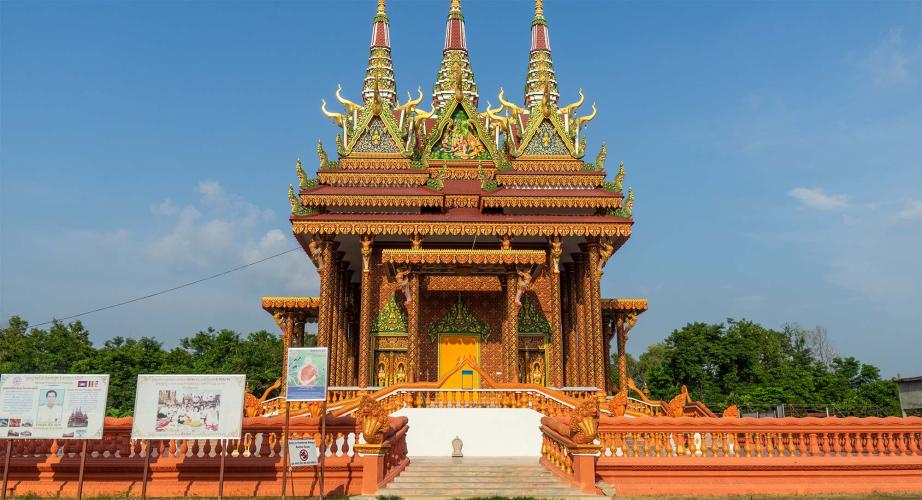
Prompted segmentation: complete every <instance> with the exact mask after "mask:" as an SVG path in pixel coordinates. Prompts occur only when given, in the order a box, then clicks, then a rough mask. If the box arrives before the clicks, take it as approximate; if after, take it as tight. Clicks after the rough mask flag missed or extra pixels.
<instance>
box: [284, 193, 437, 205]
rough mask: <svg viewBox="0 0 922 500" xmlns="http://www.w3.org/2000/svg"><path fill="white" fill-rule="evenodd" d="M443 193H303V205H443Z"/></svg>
mask: <svg viewBox="0 0 922 500" xmlns="http://www.w3.org/2000/svg"><path fill="white" fill-rule="evenodd" d="M442 203H443V198H442V196H441V195H420V196H416V195H401V196H388V195H347V194H310V193H305V194H302V195H301V205H303V206H306V207H330V206H332V207H441V206H442Z"/></svg>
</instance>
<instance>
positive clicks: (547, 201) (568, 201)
mask: <svg viewBox="0 0 922 500" xmlns="http://www.w3.org/2000/svg"><path fill="white" fill-rule="evenodd" d="M483 206H484V207H488V208H489V207H512V208H543V207H549V208H620V207H621V198H619V197H616V196H484V197H483Z"/></svg>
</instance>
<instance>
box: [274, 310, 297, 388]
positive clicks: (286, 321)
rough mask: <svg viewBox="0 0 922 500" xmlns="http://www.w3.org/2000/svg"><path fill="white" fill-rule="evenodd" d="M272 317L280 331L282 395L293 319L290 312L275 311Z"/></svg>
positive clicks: (285, 380)
mask: <svg viewBox="0 0 922 500" xmlns="http://www.w3.org/2000/svg"><path fill="white" fill-rule="evenodd" d="M272 319H274V320H275V324H276V325H278V327H279V330H281V331H282V377H281V378H282V388H281V391H282V392H281V395H282V396H284V395H285V393H286V388H287V387H288V377H287V376H286V375H287V371H288V348H289V347H291V332H292V325H293V323H294V322H293V321H292V318H291V314H288V313H281V312H277V313H275V314H273V315H272Z"/></svg>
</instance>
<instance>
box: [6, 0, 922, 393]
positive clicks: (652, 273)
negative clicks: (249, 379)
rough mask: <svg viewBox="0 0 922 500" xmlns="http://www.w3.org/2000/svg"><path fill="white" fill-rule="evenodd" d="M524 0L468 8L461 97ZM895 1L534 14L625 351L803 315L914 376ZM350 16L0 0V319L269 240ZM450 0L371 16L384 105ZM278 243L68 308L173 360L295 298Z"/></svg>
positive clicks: (605, 6)
mask: <svg viewBox="0 0 922 500" xmlns="http://www.w3.org/2000/svg"><path fill="white" fill-rule="evenodd" d="M531 5H532V4H531V2H529V1H520V2H486V1H471V0H466V1H465V2H464V5H463V8H464V13H465V19H466V23H467V34H468V43H469V49H470V52H471V60H472V64H473V69H474V73H475V75H476V78H477V83H478V84H479V87H480V93H481V103H482V105H483V104H484V103H485V101H486V100H491V101H494V102H495V101H496V94H497V92H498V90H499V87H500V86H504V87H505V88H506V90H507V95H510V94H512V95H518V93H519V92H520V89H521V88H522V85H523V78H524V76H525V70H526V64H527V60H528V47H529V26H530V20H531V17H532V6H531ZM920 5H922V4H920V3H918V2H889V3H888V2H873V3H872V2H860V3H856V2H810V3H805V2H772V3H760V2H734V3H731V2H716V3H706V2H675V3H666V2H560V1H551V0H548V1H546V5H545V11H546V15H547V17H548V20H549V23H550V36H551V42H552V48H553V51H554V62H555V66H556V69H557V74H558V79H559V82H560V89H561V94H562V96H561V100H563V101H567V102H569V101H571V100H574V99H575V98H576V93H577V90H578V89H579V88H582V89H583V90H584V92H585V94H586V96H587V100H589V101H595V102H596V103H597V104H598V108H599V115H598V117H597V118H596V119H595V120H594V121H593V123H591V124H590V126H589V128H588V133H589V144H590V145H589V148H588V150H589V151H590V156H591V157H594V156H595V152H596V151H597V150H598V147H599V145H600V143H601V141H606V142H607V144H608V150H609V164H616V162H617V161H619V160H623V161H624V162H625V165H626V168H627V184H629V185H631V186H633V187H634V189H635V191H636V193H637V202H636V208H635V219H636V225H635V227H634V234H633V236H632V238H631V240H630V241H629V242H628V244H627V245H625V246H624V247H623V248H622V249H621V250H620V251H619V252H618V253H617V254H616V255H615V256H614V257H613V259H612V260H611V261H610V262H609V264H608V267H607V268H606V272H605V277H604V279H603V292H604V294H605V295H606V296H610V297H615V296H618V297H633V296H645V297H648V298H649V299H650V301H651V309H650V311H649V312H647V313H645V314H644V315H643V316H642V317H641V320H640V322H639V323H638V326H637V327H636V328H635V329H634V331H633V332H632V334H631V341H630V343H629V350H630V351H631V352H632V353H634V354H635V355H636V354H639V353H641V352H643V350H645V348H646V347H647V346H648V345H649V344H650V343H652V342H656V341H659V340H661V339H663V338H664V337H665V336H666V335H668V334H669V332H671V331H672V330H673V329H675V328H678V327H681V326H682V325H684V324H685V323H687V322H690V321H709V322H719V321H722V320H723V319H725V318H728V317H735V318H740V317H746V318H749V319H753V320H756V321H759V322H762V323H763V324H765V325H766V326H770V327H776V328H777V327H780V326H781V325H782V324H783V323H785V322H797V323H799V324H801V325H803V326H806V327H811V328H812V327H813V326H815V325H823V326H824V327H826V328H827V329H828V331H829V335H830V337H831V339H832V342H833V344H834V347H835V348H836V349H837V350H838V351H839V352H840V353H842V354H844V355H854V356H857V357H859V358H860V359H862V360H864V361H867V362H871V363H874V364H877V365H878V366H880V367H881V368H882V370H883V372H884V374H885V375H896V374H897V373H900V374H902V375H904V376H908V375H919V374H922V85H920V82H922V80H920V78H922V33H920V25H922V23H920V20H922V7H920ZM374 6H375V2H374V1H372V0H368V1H362V2H358V1H356V2H332V3H322V2H293V1H292V2H241V1H237V2H92V1H81V2H60V3H58V2H23V1H10V0H7V1H4V2H0V43H2V54H0V63H2V74H0V99H2V100H0V112H2V113H0V162H2V173H0V208H2V216H0V224H2V226H0V229H2V231H0V238H2V240H0V252H2V253H0V317H2V318H4V319H5V318H7V317H8V316H10V315H12V314H19V315H21V316H23V317H25V318H26V319H28V320H29V321H30V322H32V323H38V322H41V321H45V320H47V319H50V318H51V317H63V316H67V315H69V314H73V313H76V312H80V311H83V310H88V309H93V308H95V307H99V306H104V305H107V304H110V303H113V302H118V301H120V300H123V299H125V298H130V297H133V296H136V295H140V294H144V293H148V292H151V291H155V290H158V289H162V288H167V287H170V286H173V285H175V284H178V283H182V282H185V281H190V280H192V279H195V278H198V277H201V276H205V275H208V274H212V273H215V272H220V271H222V270H225V269H227V268H230V267H234V266H237V265H240V264H243V263H246V262H249V261H253V260H256V259H259V258H262V257H265V256H268V255H272V254H273V253H277V252H279V251H283V250H285V249H288V248H292V247H294V246H295V242H294V240H293V238H292V237H291V234H290V230H289V224H288V222H287V220H286V219H287V199H286V196H285V191H286V190H287V188H288V184H289V183H291V182H293V181H294V180H295V175H294V161H295V159H296V158H297V157H299V156H300V157H303V158H305V159H306V166H309V167H311V168H314V166H315V164H316V162H315V160H314V158H315V155H314V144H315V143H316V140H317V138H322V139H324V141H325V142H326V143H327V144H328V145H332V143H333V134H334V129H333V126H332V125H331V124H330V123H329V122H328V121H327V120H326V119H325V118H324V117H323V116H322V115H321V114H320V112H319V104H320V99H321V98H322V97H325V98H327V100H332V97H333V92H334V91H335V89H336V84H337V83H342V84H343V89H344V92H345V94H346V95H347V96H351V97H352V98H353V99H355V100H358V99H359V95H358V90H359V86H360V83H361V78H362V76H363V71H364V67H365V63H366V60H367V57H368V42H369V38H370V31H371V18H372V16H373V13H374V8H375V7H374ZM447 9H448V1H447V0H445V1H425V2H423V1H416V2H403V1H393V0H392V1H391V2H389V6H388V11H389V15H390V19H391V39H392V44H393V57H394V62H395V69H396V75H397V84H398V90H399V91H400V92H401V94H404V95H405V93H406V91H407V90H414V91H415V89H416V87H417V86H422V87H423V89H424V90H428V89H430V88H431V85H432V83H433V80H434V78H435V73H436V70H437V67H438V62H439V59H440V55H441V44H442V42H443V38H444V21H445V16H446V13H447ZM316 291H317V279H316V275H315V273H314V271H313V270H312V268H311V266H310V264H309V262H308V261H307V259H306V258H305V257H304V256H303V254H300V253H299V252H295V253H293V254H289V255H286V256H285V257H282V258H278V259H275V260H272V261H270V262H267V263H264V264H260V265H258V266H254V267H252V268H249V269H247V270H244V271H241V272H238V273H234V274H232V275H230V276H227V277H223V278H219V279H216V280H213V281H210V282H208V283H205V284H202V285H198V286H195V287H191V288H187V289H184V290H182V291H179V292H176V293H172V294H167V295H163V296H159V297H156V298H153V299H150V300H147V301H143V302H139V303H135V304H131V305H128V306H125V307H121V308H117V309H113V310H110V311H106V312H101V313H97V314H94V315H90V316H86V317H84V318H83V321H84V323H85V324H86V326H87V327H88V328H89V329H90V330H91V332H92V334H93V339H94V340H95V341H97V342H100V341H102V340H104V339H107V338H110V337H113V336H115V335H123V336H134V337H136V336H141V335H151V336H155V337H157V338H159V339H161V340H163V341H164V342H165V343H166V344H168V345H172V344H173V343H174V342H175V340H176V339H178V338H180V337H183V336H187V335H190V334H192V333H194V332H195V331H197V330H199V329H203V328H205V327H207V326H210V325H211V326H215V327H218V328H233V329H237V330H240V331H244V332H246V331H252V330H256V329H261V328H265V329H270V330H274V328H275V326H274V324H273V322H272V320H271V318H270V317H269V315H268V314H266V313H265V312H263V311H262V310H261V309H260V308H259V297H260V296H262V295H295V294H311V293H316Z"/></svg>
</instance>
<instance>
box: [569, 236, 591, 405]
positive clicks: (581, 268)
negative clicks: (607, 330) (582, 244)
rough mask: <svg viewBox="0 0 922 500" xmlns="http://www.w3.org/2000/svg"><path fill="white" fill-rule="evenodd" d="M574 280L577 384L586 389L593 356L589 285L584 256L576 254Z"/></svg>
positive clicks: (574, 257)
mask: <svg viewBox="0 0 922 500" xmlns="http://www.w3.org/2000/svg"><path fill="white" fill-rule="evenodd" d="M573 262H574V264H575V265H574V268H575V271H574V280H573V281H575V282H576V287H575V291H576V293H575V294H574V297H573V298H574V300H575V302H576V338H577V339H579V340H578V343H577V346H576V349H577V352H576V366H577V373H578V375H577V384H576V385H578V386H581V387H584V386H587V385H589V371H590V363H591V362H592V356H591V355H590V346H589V338H588V336H587V335H586V333H587V329H588V326H587V321H586V300H587V298H588V297H587V296H586V295H587V292H588V288H589V283H588V282H587V281H588V280H586V265H585V263H584V261H583V254H581V253H580V254H574V255H573Z"/></svg>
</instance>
